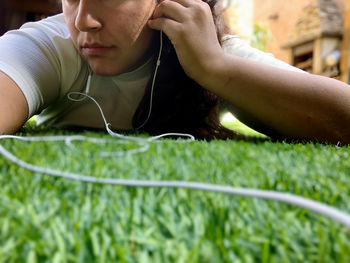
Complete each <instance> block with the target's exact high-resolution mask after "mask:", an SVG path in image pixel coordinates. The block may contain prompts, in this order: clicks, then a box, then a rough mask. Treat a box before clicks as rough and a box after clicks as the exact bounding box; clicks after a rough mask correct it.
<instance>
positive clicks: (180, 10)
mask: <svg viewBox="0 0 350 263" xmlns="http://www.w3.org/2000/svg"><path fill="white" fill-rule="evenodd" d="M186 14H187V12H186V7H184V6H182V5H180V4H179V3H176V2H174V1H171V0H166V1H163V2H162V3H161V4H159V5H158V6H157V7H156V8H155V10H154V13H153V19H157V18H161V17H164V18H170V19H172V20H175V21H177V22H183V21H184V19H185V18H186Z"/></svg>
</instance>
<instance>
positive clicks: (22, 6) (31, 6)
mask: <svg viewBox="0 0 350 263" xmlns="http://www.w3.org/2000/svg"><path fill="white" fill-rule="evenodd" d="M59 12H60V5H59V4H58V2H57V1H56V0H0V35H2V34H3V33H5V32H6V31H8V30H10V29H15V28H18V27H20V26H21V24H22V23H24V22H27V21H36V20H40V19H41V18H44V17H47V16H50V15H54V14H57V13H59Z"/></svg>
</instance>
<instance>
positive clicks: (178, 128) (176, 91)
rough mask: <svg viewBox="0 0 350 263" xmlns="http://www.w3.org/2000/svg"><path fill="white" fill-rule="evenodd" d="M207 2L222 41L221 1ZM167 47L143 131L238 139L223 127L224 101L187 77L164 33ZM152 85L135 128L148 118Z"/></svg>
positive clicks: (136, 115) (164, 50) (205, 0)
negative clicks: (219, 9)
mask: <svg viewBox="0 0 350 263" xmlns="http://www.w3.org/2000/svg"><path fill="white" fill-rule="evenodd" d="M203 1H204V2H206V3H208V4H209V6H210V8H211V10H212V14H213V18H214V21H215V25H216V29H217V36H218V39H219V40H220V39H221V36H222V35H223V33H224V23H223V22H222V21H221V17H220V16H218V15H217V13H216V8H217V7H216V5H217V0H203ZM163 45H164V46H163V53H162V57H161V65H160V67H159V70H158V75H157V79H156V83H155V86H154V92H153V103H152V113H151V116H150V118H149V120H148V121H147V123H146V124H145V125H144V126H143V127H142V129H141V130H142V131H146V132H148V133H150V134H160V133H167V132H180V133H190V134H192V135H194V136H195V137H196V138H198V139H207V140H210V139H228V138H238V137H239V136H238V135H237V134H236V133H234V132H233V131H231V130H229V129H226V128H225V127H223V126H222V125H221V124H220V120H219V102H220V99H219V98H218V97H217V96H216V95H215V94H213V93H211V92H209V91H207V90H206V89H204V88H202V87H201V86H200V85H199V84H198V83H196V82H195V81H194V80H192V79H190V78H189V77H188V76H187V75H186V74H185V72H184V70H183V69H182V67H181V65H180V62H179V60H178V58H177V55H176V52H175V49H174V47H173V45H172V44H171V42H170V40H169V39H168V38H167V37H166V36H165V35H164V34H163ZM158 47H159V46H158ZM158 47H157V48H158ZM151 86H152V83H151V82H150V83H149V84H148V86H147V88H146V92H145V95H144V97H143V99H142V101H141V103H140V105H139V107H138V109H137V111H136V113H135V115H134V118H133V127H134V128H137V127H139V126H140V125H142V123H143V122H144V121H145V120H146V118H147V116H148V113H149V107H150V96H151Z"/></svg>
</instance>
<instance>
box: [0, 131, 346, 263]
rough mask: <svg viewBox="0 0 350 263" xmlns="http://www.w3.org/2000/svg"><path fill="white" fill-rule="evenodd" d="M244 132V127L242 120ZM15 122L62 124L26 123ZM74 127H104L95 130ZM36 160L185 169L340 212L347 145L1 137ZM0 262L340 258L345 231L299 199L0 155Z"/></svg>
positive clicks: (189, 176)
mask: <svg viewBox="0 0 350 263" xmlns="http://www.w3.org/2000/svg"><path fill="white" fill-rule="evenodd" d="M248 133H249V132H248ZM19 134H21V135H24V136H30V135H62V134H65V135H70V134H72V132H71V131H57V130H51V129H50V130H47V129H38V128H33V127H32V125H30V124H29V125H27V126H26V127H25V128H24V130H23V131H22V132H20V133H19ZM80 134H82V135H86V136H91V137H98V138H106V139H110V137H109V135H108V134H106V133H105V132H91V131H84V132H80ZM0 143H1V145H2V146H4V147H5V148H6V149H9V150H11V152H13V153H15V154H16V155H17V156H19V157H20V158H22V159H23V160H25V161H28V162H30V163H32V164H36V165H39V166H44V167H48V168H52V169H55V170H63V171H67V172H68V171H69V172H75V173H81V174H85V175H94V176H100V177H102V176H103V177H110V178H127V179H143V180H148V179H153V180H155V179H156V180H188V181H196V182H206V183H213V184H220V185H231V186H237V187H249V188H260V189H268V190H276V191H282V192H290V193H293V194H297V195H301V196H304V197H307V198H311V199H314V200H318V201H321V202H324V203H327V204H330V205H332V206H335V207H337V208H339V209H340V210H343V211H344V212H347V213H350V160H349V157H350V148H349V147H341V148H340V147H336V146H332V145H321V144H310V143H304V144H302V143H297V144H287V143H283V142H278V143H276V142H271V141H269V140H264V139H263V140H236V141H235V140H231V141H219V140H218V141H210V142H206V141H195V142H189V143H179V142H177V141H175V140H172V139H163V140H161V142H151V143H150V149H149V150H148V151H147V152H145V153H142V154H135V155H132V154H130V153H127V154H126V155H123V156H119V157H118V156H113V157H108V158H105V157H102V156H101V155H100V153H101V152H106V151H120V150H122V151H123V150H128V149H135V148H137V147H138V146H137V143H135V142H130V143H127V144H125V145H124V144H117V143H107V144H93V143H90V142H74V143H73V145H74V147H67V146H66V145H65V144H64V143H63V142H60V143H57V142H45V143H44V142H42V143H32V142H20V141H14V140H3V141H0ZM0 174H1V176H0V262H350V252H349V251H350V231H349V230H347V229H345V228H344V227H343V226H341V225H340V224H339V223H336V222H333V221H332V220H331V219H328V218H326V217H324V216H320V215H318V214H315V213H312V212H309V211H307V210H305V209H301V208H297V207H294V206H290V205H286V204H282V203H277V202H273V201H264V200H258V199H251V198H244V197H235V196H227V195H223V194H218V193H208V192H200V191H191V190H183V189H154V188H153V189H143V188H127V187H117V186H109V185H95V184H87V183H82V182H77V181H70V180H67V179H62V178H53V177H50V176H47V175H42V174H36V173H33V172H30V171H26V170H24V169H22V168H19V167H17V166H16V165H14V164H10V163H9V162H8V161H7V160H6V159H4V158H3V157H0Z"/></svg>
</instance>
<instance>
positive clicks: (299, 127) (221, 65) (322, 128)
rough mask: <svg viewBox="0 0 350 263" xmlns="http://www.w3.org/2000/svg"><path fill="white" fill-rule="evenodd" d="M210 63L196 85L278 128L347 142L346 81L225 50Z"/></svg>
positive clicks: (349, 98) (349, 90)
mask: <svg viewBox="0 0 350 263" xmlns="http://www.w3.org/2000/svg"><path fill="white" fill-rule="evenodd" d="M211 65H212V66H211V69H210V70H209V69H208V70H207V71H208V74H205V75H204V76H208V77H207V78H203V79H202V81H201V82H202V83H201V84H202V85H203V86H204V87H206V88H207V89H208V90H210V91H212V92H214V93H215V94H217V95H218V96H220V97H221V98H223V99H225V100H226V101H228V102H229V103H231V104H232V105H233V106H234V107H236V108H238V109H240V110H241V111H244V112H245V113H246V114H248V115H251V116H252V118H255V119H257V120H259V121H260V122H261V123H263V124H264V125H266V126H267V127H270V128H271V129H273V130H275V131H276V132H277V133H279V134H281V135H283V136H285V137H287V138H295V139H308V140H319V141H328V142H332V143H337V142H338V141H341V142H342V143H350V135H349V134H350V86H348V85H347V84H345V83H343V82H340V81H337V80H334V79H330V78H326V77H321V76H317V75H311V74H305V73H298V72H292V71H287V70H282V69H278V68H275V67H271V66H268V65H264V64H261V63H258V62H254V61H250V60H248V59H245V58H240V57H236V56H231V55H227V54H225V55H224V56H221V57H219V59H218V60H217V61H216V62H214V63H213V64H211ZM209 72H210V73H209Z"/></svg>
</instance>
